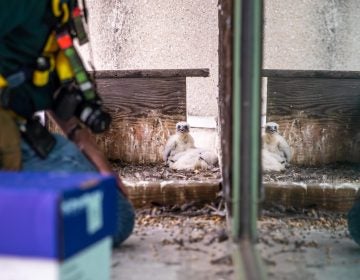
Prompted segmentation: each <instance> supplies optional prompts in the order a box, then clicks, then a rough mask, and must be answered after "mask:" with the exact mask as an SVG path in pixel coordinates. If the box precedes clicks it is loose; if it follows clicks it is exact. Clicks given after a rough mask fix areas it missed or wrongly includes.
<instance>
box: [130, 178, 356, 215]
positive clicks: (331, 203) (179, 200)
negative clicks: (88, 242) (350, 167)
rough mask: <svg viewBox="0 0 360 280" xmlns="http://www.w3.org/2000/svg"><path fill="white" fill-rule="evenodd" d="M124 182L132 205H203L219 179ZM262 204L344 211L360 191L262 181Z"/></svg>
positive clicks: (342, 185) (210, 199)
mask: <svg viewBox="0 0 360 280" xmlns="http://www.w3.org/2000/svg"><path fill="white" fill-rule="evenodd" d="M124 184H125V186H126V187H127V190H128V192H129V197H130V200H131V201H132V203H133V205H134V207H135V208H147V207H151V206H154V205H157V206H158V205H161V206H171V205H182V204H185V203H189V202H193V203H194V204H196V205H199V206H201V205H204V204H206V203H210V202H213V201H215V200H216V198H217V196H218V193H219V191H220V190H221V180H208V181H193V180H191V181H190V180H173V181H127V180H124ZM263 186H264V192H265V198H264V199H263V201H262V203H261V204H262V206H263V207H264V208H269V207H273V206H274V204H276V205H282V206H284V207H285V208H291V207H295V208H298V209H301V208H315V209H321V210H328V211H336V212H342V213H346V212H347V211H349V209H350V208H351V207H352V205H353V203H354V200H355V198H356V196H357V195H359V194H360V193H359V192H360V184H353V183H338V184H324V183H319V184H304V183H295V182H288V183H286V182H277V183H274V182H272V183H267V182H266V183H263Z"/></svg>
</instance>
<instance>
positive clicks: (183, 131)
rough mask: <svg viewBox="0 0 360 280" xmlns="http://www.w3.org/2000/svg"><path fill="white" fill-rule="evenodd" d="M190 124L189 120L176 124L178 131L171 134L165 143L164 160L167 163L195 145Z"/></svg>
mask: <svg viewBox="0 0 360 280" xmlns="http://www.w3.org/2000/svg"><path fill="white" fill-rule="evenodd" d="M189 132H190V125H189V124H188V123H187V122H178V123H177V124H176V133H175V134H173V135H171V136H170V138H169V139H168V140H167V142H166V144H165V148H164V151H163V160H164V161H165V163H167V162H168V161H169V160H171V159H172V158H173V157H174V156H175V155H176V154H178V153H181V152H183V151H186V150H188V149H191V148H195V146H194V138H193V137H192V136H191V135H190V133H189Z"/></svg>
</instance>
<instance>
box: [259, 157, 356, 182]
mask: <svg viewBox="0 0 360 280" xmlns="http://www.w3.org/2000/svg"><path fill="white" fill-rule="evenodd" d="M263 181H264V182H303V183H305V184H309V183H360V164H358V163H348V162H336V163H332V164H327V165H323V166H297V165H290V166H289V167H288V168H287V169H285V170H284V171H282V172H267V173H264V174H263Z"/></svg>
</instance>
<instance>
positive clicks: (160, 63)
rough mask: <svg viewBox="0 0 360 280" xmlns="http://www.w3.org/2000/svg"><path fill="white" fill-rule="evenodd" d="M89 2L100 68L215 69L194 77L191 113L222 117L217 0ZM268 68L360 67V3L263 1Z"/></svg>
mask: <svg viewBox="0 0 360 280" xmlns="http://www.w3.org/2000/svg"><path fill="white" fill-rule="evenodd" d="M87 3H88V8H89V12H90V34H91V39H92V51H93V61H94V64H95V67H96V69H99V70H104V69H109V70H116V69H152V68H210V78H189V79H188V113H189V114H190V115H195V116H216V115H217V111H218V108H217V94H218V87H217V84H218V53H217V51H218V7H217V4H218V0H137V1H133V0H87ZM82 52H83V54H84V55H85V56H86V57H88V54H89V51H88V49H87V48H83V49H82ZM263 67H264V68H278V69H324V70H359V69H360V1H358V0H301V1H300V0H264V64H263Z"/></svg>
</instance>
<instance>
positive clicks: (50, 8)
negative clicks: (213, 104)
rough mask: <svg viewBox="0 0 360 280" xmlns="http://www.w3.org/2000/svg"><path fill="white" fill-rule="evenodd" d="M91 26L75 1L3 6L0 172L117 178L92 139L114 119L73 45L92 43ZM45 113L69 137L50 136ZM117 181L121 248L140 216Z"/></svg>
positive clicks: (21, 1) (0, 1) (26, 0)
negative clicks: (40, 113)
mask: <svg viewBox="0 0 360 280" xmlns="http://www.w3.org/2000/svg"><path fill="white" fill-rule="evenodd" d="M83 3H84V1H83ZM84 18H85V19H86V7H84V5H82V6H80V5H79V3H78V1H75V0H17V1H4V0H0V26H1V28H0V123H1V128H0V170H10V171H44V172H100V173H102V174H113V171H112V168H111V165H110V164H109V162H108V161H107V159H106V157H105V156H104V154H103V153H102V152H101V151H100V150H99V149H98V148H97V145H96V142H95V140H94V137H93V135H92V133H91V132H93V133H101V132H103V131H105V130H106V129H107V128H108V127H109V125H110V122H111V118H110V115H109V114H108V113H107V112H105V111H104V110H103V106H102V100H101V98H100V97H99V95H98V94H97V92H96V87H95V85H94V82H93V80H92V79H91V77H90V76H89V74H88V72H86V70H85V68H84V65H83V63H82V61H81V58H80V56H79V55H78V53H77V50H76V48H75V47H74V45H73V43H74V39H75V40H77V41H78V43H79V44H80V45H81V44H83V43H86V42H87V34H86V32H85V29H84V25H83V24H84ZM38 111H46V113H47V116H48V117H49V118H50V119H52V120H53V121H54V122H55V123H56V124H57V125H58V126H59V127H60V128H61V130H62V131H63V133H64V134H65V135H66V137H63V136H61V135H59V134H54V133H50V132H49V131H48V130H47V128H46V127H44V126H43V125H42V124H41V123H40V121H39V119H38V118H37V117H36V115H35V113H36V112H38ZM113 175H114V176H115V177H116V179H117V183H118V187H119V191H118V201H119V203H118V232H117V234H116V235H115V236H114V238H113V240H114V246H117V245H119V244H120V243H122V242H123V241H124V240H125V239H127V238H128V237H129V236H130V234H131V233H132V230H133V227H134V220H135V213H134V209H133V207H132V205H131V203H130V202H129V200H128V197H127V192H126V189H125V188H124V185H123V184H122V182H121V179H120V178H119V177H118V175H117V174H113Z"/></svg>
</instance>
